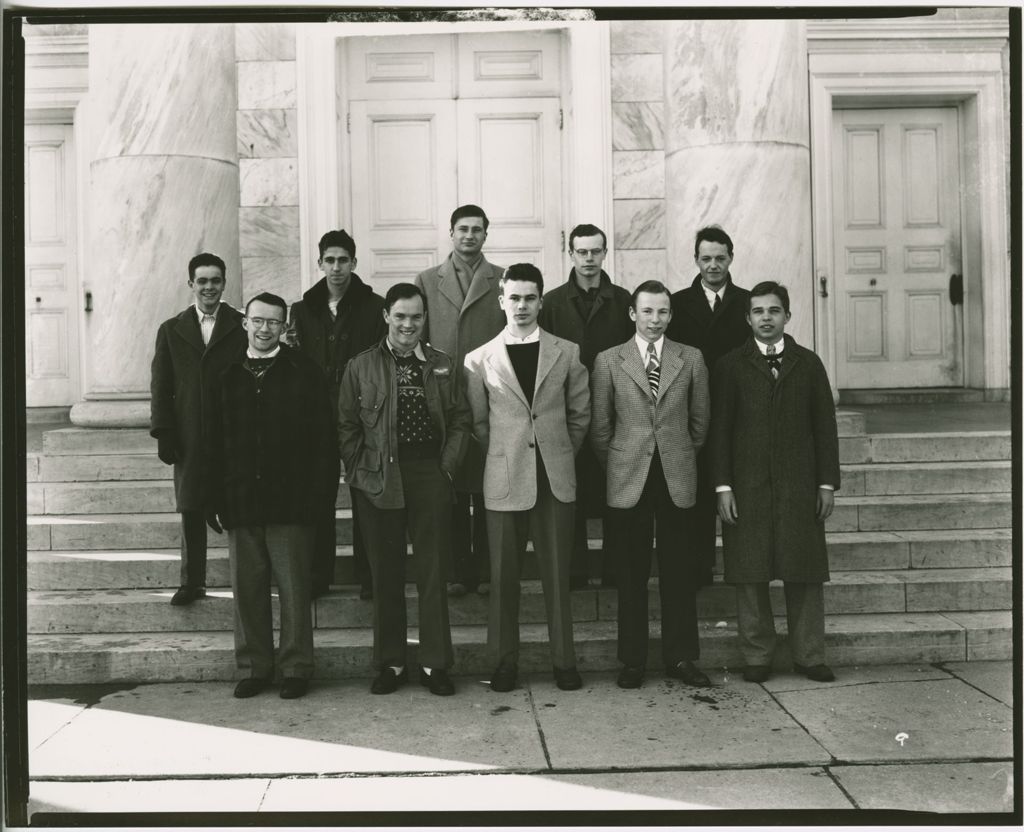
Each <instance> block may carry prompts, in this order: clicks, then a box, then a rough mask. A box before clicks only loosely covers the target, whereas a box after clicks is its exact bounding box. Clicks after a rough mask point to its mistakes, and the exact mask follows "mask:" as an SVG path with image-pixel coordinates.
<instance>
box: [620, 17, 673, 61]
mask: <svg viewBox="0 0 1024 832" xmlns="http://www.w3.org/2000/svg"><path fill="white" fill-rule="evenodd" d="M610 29H611V48H612V54H613V55H619V54H623V53H642V52H656V53H658V54H659V55H660V54H661V52H662V49H663V48H664V46H663V44H664V41H665V36H664V30H665V21H663V20H614V21H612V23H611V26H610Z"/></svg>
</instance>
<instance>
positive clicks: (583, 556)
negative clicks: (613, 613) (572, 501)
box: [569, 441, 615, 585]
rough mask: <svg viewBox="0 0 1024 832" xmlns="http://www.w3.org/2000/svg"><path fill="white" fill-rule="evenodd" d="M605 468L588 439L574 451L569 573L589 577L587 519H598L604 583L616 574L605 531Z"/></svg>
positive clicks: (608, 539) (610, 547) (609, 543)
mask: <svg viewBox="0 0 1024 832" xmlns="http://www.w3.org/2000/svg"><path fill="white" fill-rule="evenodd" d="M605 487H606V481H605V473H604V468H603V467H602V466H601V464H600V463H599V462H598V461H597V457H596V456H594V451H593V449H592V448H591V447H590V443H589V441H588V442H587V443H585V444H584V445H583V447H582V448H580V451H579V453H578V454H576V522H575V525H574V527H573V542H572V561H571V563H570V565H569V574H570V575H571V576H572V577H573V578H575V579H585V578H588V577H589V576H590V549H589V546H588V545H587V542H588V541H587V538H588V533H587V520H588V519H589V518H591V517H600V518H601V526H602V533H601V538H602V539H601V555H600V557H601V578H602V580H603V582H604V583H605V584H606V585H607V584H609V583H610V582H611V580H610V579H611V578H612V577H613V576H614V574H615V551H614V545H613V538H612V536H611V535H610V534H609V532H608V525H609V524H608V506H607V501H606V499H605V496H606V494H605Z"/></svg>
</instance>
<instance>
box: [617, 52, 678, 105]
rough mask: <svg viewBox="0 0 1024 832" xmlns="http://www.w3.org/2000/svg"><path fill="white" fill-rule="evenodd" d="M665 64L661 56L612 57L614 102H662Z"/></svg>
mask: <svg viewBox="0 0 1024 832" xmlns="http://www.w3.org/2000/svg"><path fill="white" fill-rule="evenodd" d="M664 64H665V62H664V60H663V59H662V56H661V55H612V78H611V85H612V102H613V103H614V102H618V101H661V100H662V97H663V95H664V93H663V90H662V78H663V76H664V74H665V67H664Z"/></svg>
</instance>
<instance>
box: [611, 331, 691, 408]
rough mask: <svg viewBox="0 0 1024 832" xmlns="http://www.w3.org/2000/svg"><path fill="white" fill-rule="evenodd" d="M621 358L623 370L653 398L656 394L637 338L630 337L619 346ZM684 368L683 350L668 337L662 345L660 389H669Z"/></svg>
mask: <svg viewBox="0 0 1024 832" xmlns="http://www.w3.org/2000/svg"><path fill="white" fill-rule="evenodd" d="M619 359H620V360H621V361H622V370H623V372H624V373H625V374H626V375H627V376H629V377H630V378H631V379H633V381H635V382H636V385H637V387H639V388H640V389H641V390H643V391H644V393H646V394H647V397H648V398H653V396H654V394H653V393H652V392H651V385H650V382H648V380H647V369H646V368H645V367H644V360H643V357H642V356H641V355H640V350H639V349H638V348H637V345H636V338H630V339H629V340H628V341H626V342H625V343H624V344H623V345H622V346H621V347H619ZM682 369H683V351H682V349H681V347H680V345H679V344H677V343H676V342H675V341H670V340H669V339H668V338H666V339H665V343H664V344H662V347H661V376H660V377H659V379H658V390H659V391H663V390H667V389H668V386H669V385H670V384H671V383H672V382H673V381H675V378H676V376H677V375H679V372H680V370H682ZM658 398H661V396H659V397H658Z"/></svg>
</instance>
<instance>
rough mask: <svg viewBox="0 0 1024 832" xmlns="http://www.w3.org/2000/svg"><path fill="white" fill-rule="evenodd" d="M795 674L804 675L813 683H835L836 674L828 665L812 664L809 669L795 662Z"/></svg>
mask: <svg viewBox="0 0 1024 832" xmlns="http://www.w3.org/2000/svg"><path fill="white" fill-rule="evenodd" d="M793 672H794V673H802V674H803V675H804V676H806V677H807V678H808V679H810V680H811V681H813V682H834V681H835V680H836V674H835V673H833V672H832V668H831V667H829V666H828V665H827V664H812V665H810V666H809V667H807V666H804V665H802V664H797V663H796V662H793Z"/></svg>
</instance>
